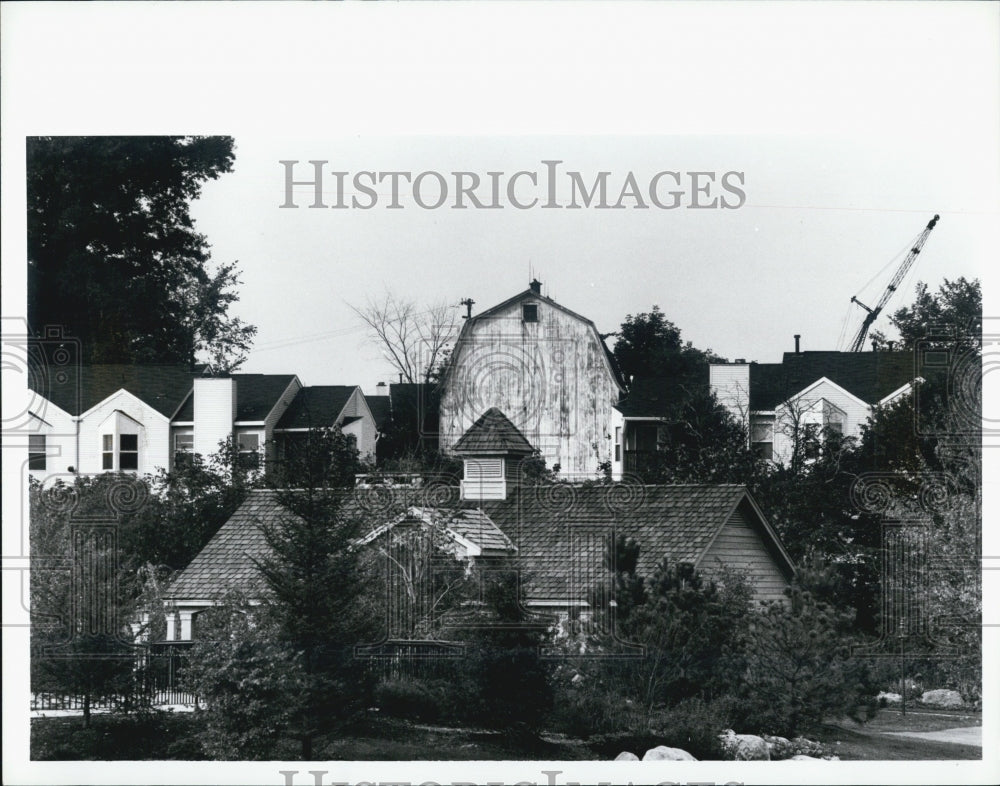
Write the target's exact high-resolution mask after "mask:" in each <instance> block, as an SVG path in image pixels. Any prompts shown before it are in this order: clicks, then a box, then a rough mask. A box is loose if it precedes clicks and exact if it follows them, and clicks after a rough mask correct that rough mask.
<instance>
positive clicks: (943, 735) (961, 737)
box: [877, 726, 983, 748]
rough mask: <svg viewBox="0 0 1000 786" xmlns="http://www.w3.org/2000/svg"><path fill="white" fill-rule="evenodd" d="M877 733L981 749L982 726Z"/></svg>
mask: <svg viewBox="0 0 1000 786" xmlns="http://www.w3.org/2000/svg"><path fill="white" fill-rule="evenodd" d="M877 733H878V734H885V735H888V736H891V737H912V738H914V739H918V740H931V741H932V742H956V743H958V744H959V745H975V746H976V747H977V748H982V747H983V727H982V726H966V727H963V728H960V729H941V730H940V731H880V732H877Z"/></svg>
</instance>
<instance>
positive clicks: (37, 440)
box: [28, 434, 45, 469]
mask: <svg viewBox="0 0 1000 786" xmlns="http://www.w3.org/2000/svg"><path fill="white" fill-rule="evenodd" d="M28 469H45V435H44V434H30V435H29V436H28Z"/></svg>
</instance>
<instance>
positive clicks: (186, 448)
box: [174, 434, 194, 467]
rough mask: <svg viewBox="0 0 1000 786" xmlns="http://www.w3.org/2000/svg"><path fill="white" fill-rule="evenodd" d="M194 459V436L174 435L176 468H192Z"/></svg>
mask: <svg viewBox="0 0 1000 786" xmlns="http://www.w3.org/2000/svg"><path fill="white" fill-rule="evenodd" d="M193 459H194V434H174V466H175V467H186V466H190V465H191V464H192V463H193Z"/></svg>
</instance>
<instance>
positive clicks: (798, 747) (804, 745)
mask: <svg viewBox="0 0 1000 786" xmlns="http://www.w3.org/2000/svg"><path fill="white" fill-rule="evenodd" d="M792 751H793V752H794V753H799V754H804V755H806V756H822V755H823V753H824V752H825V751H824V748H823V745H822V744H821V743H818V742H813V741H812V740H807V739H806V738H805V737H796V738H795V739H794V740H792Z"/></svg>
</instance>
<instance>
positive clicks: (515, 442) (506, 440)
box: [452, 407, 534, 455]
mask: <svg viewBox="0 0 1000 786" xmlns="http://www.w3.org/2000/svg"><path fill="white" fill-rule="evenodd" d="M452 450H453V451H454V452H455V453H458V454H459V455H462V454H469V455H473V454H478V455H483V454H492V455H497V454H501V453H503V454H509V453H514V454H522V455H527V454H531V453H533V452H534V448H532V447H531V443H530V442H528V440H527V439H525V438H524V435H523V434H522V433H521V432H520V431H519V430H518V428H517V426H515V425H514V424H513V423H511V422H510V420H508V418H507V416H506V415H505V414H503V412H501V411H500V410H499V409H497V408H496V407H490V408H489V409H488V410H486V412H484V413H483V414H482V415H481V416H480V418H479V420H477V421H476V422H475V423H473V424H472V425H471V426H469V429H468V431H466V432H465V433H464V434H463V435H462V436H461V437H459V440H458V442H456V443H455V445H454V447H453V448H452Z"/></svg>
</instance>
